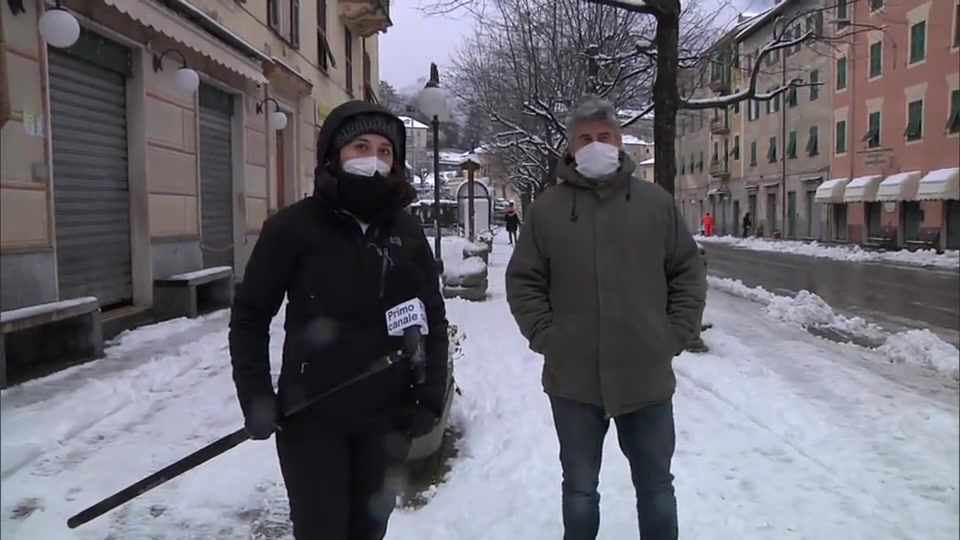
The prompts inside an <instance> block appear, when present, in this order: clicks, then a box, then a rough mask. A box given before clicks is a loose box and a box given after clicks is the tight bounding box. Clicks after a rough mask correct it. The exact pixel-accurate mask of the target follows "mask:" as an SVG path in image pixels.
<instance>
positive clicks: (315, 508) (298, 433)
mask: <svg viewBox="0 0 960 540" xmlns="http://www.w3.org/2000/svg"><path fill="white" fill-rule="evenodd" d="M311 420H312V419H311V417H310V416H309V415H307V416H304V417H303V418H299V417H294V418H292V419H291V421H288V422H286V423H285V424H284V426H283V431H282V432H277V435H276V437H277V455H278V456H279V458H280V469H281V471H282V473H283V481H284V483H285V484H286V488H287V496H288V497H289V499H290V519H291V521H292V522H293V536H294V538H295V539H296V540H381V539H382V538H383V537H384V535H386V533H387V521H388V519H389V518H390V514H391V512H392V511H393V508H394V506H395V505H396V497H397V495H398V494H399V478H400V471H399V469H400V466H401V465H402V464H403V462H404V461H405V459H406V455H407V452H408V450H409V448H410V439H409V437H407V436H406V435H404V434H401V433H398V432H396V431H395V430H393V429H392V428H391V427H389V426H388V425H387V424H386V423H385V422H384V423H380V424H375V425H373V426H371V427H369V428H366V429H363V430H362V431H358V432H356V433H337V432H333V431H328V430H324V428H323V426H322V425H317V424H318V423H317V422H316V421H315V420H313V421H311Z"/></svg>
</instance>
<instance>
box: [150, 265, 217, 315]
mask: <svg viewBox="0 0 960 540" xmlns="http://www.w3.org/2000/svg"><path fill="white" fill-rule="evenodd" d="M233 290H234V286H233V268H230V267H229V266H216V267H213V268H205V269H203V270H195V271H193V272H187V273H184V274H177V275H175V276H170V277H166V278H162V279H155V280H154V281H153V309H154V313H155V315H156V320H157V321H165V320H168V319H175V318H177V317H189V318H191V319H193V318H196V317H199V316H200V315H201V314H202V313H208V312H211V311H215V310H217V309H221V308H225V307H230V305H232V304H233Z"/></svg>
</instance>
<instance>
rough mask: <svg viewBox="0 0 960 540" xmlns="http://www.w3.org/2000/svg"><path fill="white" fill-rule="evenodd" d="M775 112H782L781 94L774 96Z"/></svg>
mask: <svg viewBox="0 0 960 540" xmlns="http://www.w3.org/2000/svg"><path fill="white" fill-rule="evenodd" d="M772 101H773V112H780V94H777V95H775V96H773V100H772Z"/></svg>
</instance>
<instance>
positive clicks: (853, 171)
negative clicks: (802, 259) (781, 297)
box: [821, 0, 960, 249]
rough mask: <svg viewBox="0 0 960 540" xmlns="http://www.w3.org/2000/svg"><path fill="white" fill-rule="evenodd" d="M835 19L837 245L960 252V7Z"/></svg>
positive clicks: (929, 0)
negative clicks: (940, 249)
mask: <svg viewBox="0 0 960 540" xmlns="http://www.w3.org/2000/svg"><path fill="white" fill-rule="evenodd" d="M835 10H836V12H835V13H834V16H835V17H836V18H837V20H838V22H837V28H838V30H837V35H838V36H844V35H845V36H846V39H845V40H843V42H842V43H841V44H840V45H839V51H838V53H837V55H836V59H835V62H834V67H833V71H834V73H833V74H834V77H832V78H831V80H832V82H831V86H832V88H831V89H830V90H832V91H833V109H834V122H833V133H832V135H833V137H832V139H833V159H832V164H831V171H832V175H831V176H832V177H833V179H834V180H832V181H831V182H832V183H833V184H832V186H826V185H825V186H822V188H821V189H822V190H824V191H828V190H829V189H832V190H833V195H832V198H831V199H830V201H829V202H830V203H831V209H830V222H831V232H830V236H832V237H833V238H834V239H836V240H841V241H848V242H851V243H859V244H886V245H894V246H902V247H924V246H929V245H931V244H932V245H934V246H936V247H939V248H948V249H960V2H958V0H840V1H839V2H837V7H836V8H835ZM843 21H848V22H847V23H846V24H845V23H844V22H843Z"/></svg>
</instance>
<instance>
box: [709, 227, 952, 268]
mask: <svg viewBox="0 0 960 540" xmlns="http://www.w3.org/2000/svg"><path fill="white" fill-rule="evenodd" d="M696 238H697V241H698V242H702V243H707V244H709V243H713V244H728V245H731V246H736V247H738V248H742V249H750V250H753V251H776V252H779V253H794V254H796V255H806V256H807V257H819V258H821V259H834V260H837V261H855V262H886V263H895V264H905V265H910V266H930V267H935V268H950V269H954V270H956V269H960V251H957V250H950V251H946V252H944V253H937V252H935V251H933V250H931V249H919V250H917V251H907V250H905V249H904V250H900V251H867V250H865V249H863V248H861V247H860V246H856V245H824V244H820V243H818V242H801V241H799V240H768V239H766V238H754V237H749V238H739V237H736V236H699V235H698V236H697V237H696Z"/></svg>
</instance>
